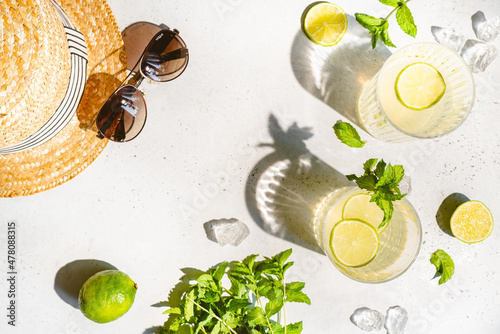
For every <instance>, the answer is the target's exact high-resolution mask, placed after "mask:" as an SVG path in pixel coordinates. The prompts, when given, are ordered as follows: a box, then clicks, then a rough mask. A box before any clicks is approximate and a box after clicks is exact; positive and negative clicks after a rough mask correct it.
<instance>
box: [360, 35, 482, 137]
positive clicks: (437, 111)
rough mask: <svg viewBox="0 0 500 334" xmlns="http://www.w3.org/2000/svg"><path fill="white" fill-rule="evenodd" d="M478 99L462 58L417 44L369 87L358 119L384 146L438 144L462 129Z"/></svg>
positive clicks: (405, 49)
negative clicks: (422, 141)
mask: <svg viewBox="0 0 500 334" xmlns="http://www.w3.org/2000/svg"><path fill="white" fill-rule="evenodd" d="M474 98H475V86H474V79H473V77H472V73H471V72H470V69H469V67H468V66H467V64H466V63H465V61H464V60H463V59H462V57H460V56H459V55H458V54H457V53H456V52H455V51H453V50H451V49H449V48H447V47H445V46H442V45H440V44H436V43H415V44H411V45H408V46H405V47H403V48H401V49H399V50H398V51H397V52H395V53H394V54H393V55H392V56H391V57H390V58H389V59H388V60H387V61H386V62H385V64H384V65H383V66H382V68H381V70H380V71H379V72H378V74H377V75H375V76H374V77H373V78H372V79H371V80H370V81H369V82H367V83H366V84H365V86H364V87H363V90H362V91H361V94H360V96H359V100H358V117H359V121H360V123H361V125H362V126H363V127H364V128H365V130H366V131H367V132H368V133H369V134H371V135H372V136H373V137H375V138H377V139H380V140H383V141H392V142H399V141H406V140H410V139H414V138H434V137H439V136H442V135H444V134H447V133H449V132H451V131H453V130H454V129H456V128H457V127H458V126H460V124H462V122H463V121H464V120H465V119H466V118H467V116H468V115H469V113H470V111H471V109H472V106H473V103H474Z"/></svg>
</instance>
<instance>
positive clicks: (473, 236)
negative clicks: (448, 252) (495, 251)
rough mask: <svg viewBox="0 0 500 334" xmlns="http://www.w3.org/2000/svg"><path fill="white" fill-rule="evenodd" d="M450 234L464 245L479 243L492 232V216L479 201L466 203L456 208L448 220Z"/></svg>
mask: <svg viewBox="0 0 500 334" xmlns="http://www.w3.org/2000/svg"><path fill="white" fill-rule="evenodd" d="M450 227H451V233H453V235H454V236H455V237H456V238H457V239H458V240H461V241H463V242H465V243H468V244H472V243H475V242H480V241H483V240H484V239H486V238H487V237H489V236H490V234H491V231H493V216H492V215H491V212H490V210H489V209H488V208H487V207H486V205H484V204H483V203H481V202H479V201H468V202H465V203H463V204H461V205H459V206H458V208H456V210H455V212H453V215H452V216H451V219H450Z"/></svg>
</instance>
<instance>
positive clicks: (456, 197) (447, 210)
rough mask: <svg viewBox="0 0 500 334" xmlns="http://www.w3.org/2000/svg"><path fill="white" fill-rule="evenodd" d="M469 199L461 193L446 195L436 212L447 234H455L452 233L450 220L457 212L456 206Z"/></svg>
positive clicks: (441, 226) (439, 222)
mask: <svg viewBox="0 0 500 334" xmlns="http://www.w3.org/2000/svg"><path fill="white" fill-rule="evenodd" d="M467 201H469V198H467V196H465V195H463V194H460V193H453V194H451V195H449V196H448V197H446V198H445V199H444V201H443V202H442V203H441V205H440V206H439V209H438V211H437V213H436V221H437V224H438V226H439V228H440V229H441V230H442V231H443V232H444V233H446V234H448V235H450V236H453V234H452V233H451V227H450V220H451V216H452V215H453V212H455V210H456V208H457V207H458V206H459V205H460V204H462V203H465V202H467Z"/></svg>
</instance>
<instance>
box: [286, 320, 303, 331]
mask: <svg viewBox="0 0 500 334" xmlns="http://www.w3.org/2000/svg"><path fill="white" fill-rule="evenodd" d="M286 333H287V334H300V333H302V321H299V322H296V323H294V324H289V325H286Z"/></svg>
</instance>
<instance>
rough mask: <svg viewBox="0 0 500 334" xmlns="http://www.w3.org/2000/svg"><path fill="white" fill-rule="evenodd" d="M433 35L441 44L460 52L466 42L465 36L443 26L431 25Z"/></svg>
mask: <svg viewBox="0 0 500 334" xmlns="http://www.w3.org/2000/svg"><path fill="white" fill-rule="evenodd" d="M431 32H432V35H434V39H435V40H436V42H438V43H439V44H441V45H444V46H446V47H449V48H450V49H452V50H454V51H456V52H457V53H460V50H462V47H463V46H464V43H465V36H464V35H462V34H459V33H457V32H455V30H452V29H447V28H442V27H436V26H432V27H431Z"/></svg>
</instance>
